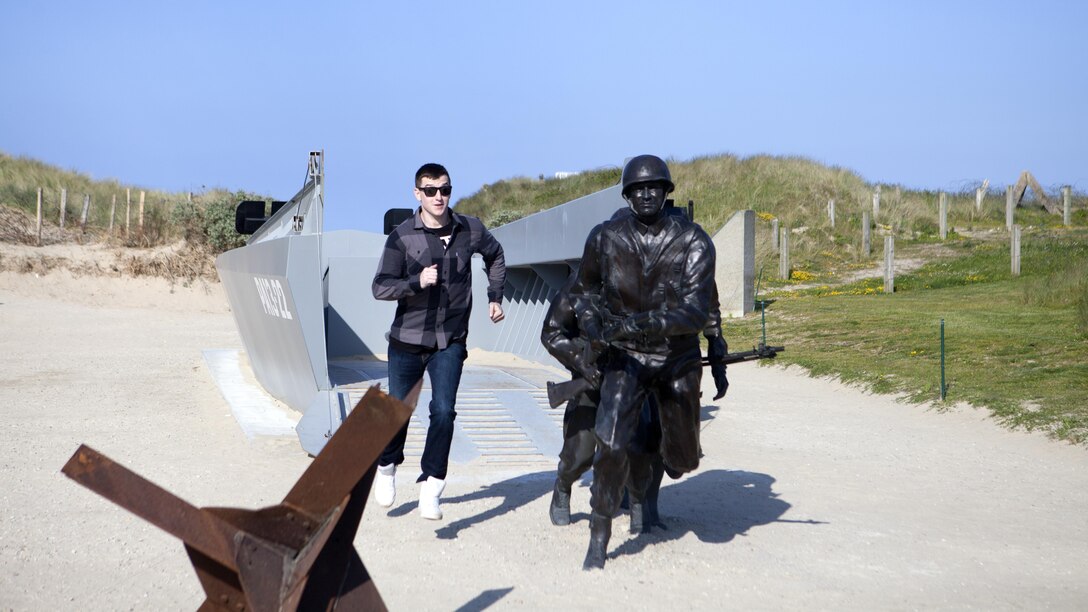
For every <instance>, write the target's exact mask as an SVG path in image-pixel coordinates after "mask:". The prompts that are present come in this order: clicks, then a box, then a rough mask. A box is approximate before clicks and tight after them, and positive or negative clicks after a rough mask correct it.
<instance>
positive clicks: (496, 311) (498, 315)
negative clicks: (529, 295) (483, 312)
mask: <svg viewBox="0 0 1088 612" xmlns="http://www.w3.org/2000/svg"><path fill="white" fill-rule="evenodd" d="M487 314H488V315H489V316H490V317H491V322H492V323H498V322H499V321H502V320H503V319H505V318H506V315H505V314H503V312H502V304H499V303H498V302H489V303H488V305H487Z"/></svg>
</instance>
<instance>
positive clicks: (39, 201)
mask: <svg viewBox="0 0 1088 612" xmlns="http://www.w3.org/2000/svg"><path fill="white" fill-rule="evenodd" d="M41 245H42V188H41V187H38V246H41Z"/></svg>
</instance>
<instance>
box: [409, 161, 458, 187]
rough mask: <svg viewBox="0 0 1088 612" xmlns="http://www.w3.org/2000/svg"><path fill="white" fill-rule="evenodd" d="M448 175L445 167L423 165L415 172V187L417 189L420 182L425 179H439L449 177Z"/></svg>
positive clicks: (440, 165)
mask: <svg viewBox="0 0 1088 612" xmlns="http://www.w3.org/2000/svg"><path fill="white" fill-rule="evenodd" d="M449 175H450V173H449V172H447V171H446V167H445V166H443V165H442V164H423V165H422V166H420V167H419V170H416V187H419V184H420V182H421V181H422V180H423V179H425V178H429V179H440V178H442V177H443V176H445V177H449Z"/></svg>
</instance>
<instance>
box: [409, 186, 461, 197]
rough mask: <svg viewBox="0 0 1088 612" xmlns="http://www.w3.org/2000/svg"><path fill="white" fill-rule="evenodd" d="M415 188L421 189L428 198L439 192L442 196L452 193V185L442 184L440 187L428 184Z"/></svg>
mask: <svg viewBox="0 0 1088 612" xmlns="http://www.w3.org/2000/svg"><path fill="white" fill-rule="evenodd" d="M416 189H419V190H420V191H422V192H423V193H424V194H425V195H426V196H427V197H428V198H433V197H434V194H436V193H441V194H442V195H444V196H448V195H449V194H451V193H453V185H442V186H441V187H435V186H434V185H428V186H426V187H417V188H416Z"/></svg>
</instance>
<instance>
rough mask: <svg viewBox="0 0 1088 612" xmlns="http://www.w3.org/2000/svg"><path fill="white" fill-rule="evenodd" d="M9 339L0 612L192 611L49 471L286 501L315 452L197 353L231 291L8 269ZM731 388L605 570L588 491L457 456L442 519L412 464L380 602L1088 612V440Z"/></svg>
mask: <svg viewBox="0 0 1088 612" xmlns="http://www.w3.org/2000/svg"><path fill="white" fill-rule="evenodd" d="M0 346H2V348H3V350H2V351H0V407H2V410H3V419H2V420H0V427H2V428H3V434H4V435H3V439H4V443H3V444H2V445H0V570H2V571H0V609H13V610H126V609H139V610H191V609H194V608H196V607H197V605H198V604H199V603H200V602H201V601H202V591H201V589H200V587H199V584H198V582H197V580H196V578H195V576H194V574H193V572H192V569H191V567H190V565H189V563H188V561H187V560H186V556H185V554H184V552H183V549H182V547H181V544H180V542H178V541H177V540H175V539H174V538H172V537H170V536H168V535H166V534H165V533H163V532H161V531H160V530H158V529H157V528H155V527H152V526H151V525H149V524H147V523H145V522H144V521H142V520H140V519H138V518H136V517H134V516H132V515H130V514H128V513H126V512H124V511H123V510H121V509H120V508H118V507H116V506H114V505H113V504H111V503H109V502H107V501H105V500H104V499H102V498H100V497H98V496H97V495H95V494H93V493H91V492H90V491H88V490H86V489H84V488H82V487H80V486H78V485H76V484H75V483H74V482H72V481H70V480H69V479H67V478H66V477H65V476H63V475H62V474H61V473H60V471H59V470H60V468H61V467H62V466H63V465H64V463H65V462H66V461H67V459H68V458H69V457H70V456H71V455H72V453H73V452H74V451H75V449H76V447H77V446H78V445H79V444H81V443H87V444H89V445H90V446H93V447H95V448H97V449H98V450H100V451H102V452H104V453H105V454H107V455H109V456H110V457H112V458H113V459H115V460H117V461H118V462H120V463H122V464H123V465H125V466H127V467H129V468H130V469H132V470H134V471H136V472H138V473H140V474H142V475H143V476H145V477H147V478H149V479H151V480H152V481H154V482H156V483H158V484H160V485H162V486H164V487H165V488H167V489H169V490H170V491H173V492H174V493H175V494H177V495H179V496H180V497H182V498H183V499H186V500H188V501H190V502H192V503H194V504H196V505H198V506H206V505H219V506H237V507H246V508H257V507H261V506H265V505H271V504H275V503H277V502H278V501H279V500H280V499H281V498H282V497H283V495H284V494H285V493H286V492H287V491H288V489H289V488H290V486H291V485H292V484H293V483H294V481H295V480H296V479H297V478H298V476H299V475H300V474H301V473H302V471H303V470H304V469H305V467H306V466H307V464H308V463H309V461H310V459H309V458H308V457H307V456H306V455H305V454H304V453H303V452H302V451H301V449H300V448H299V446H298V444H297V442H296V440H294V439H292V438H288V437H276V438H273V437H266V438H260V437H259V438H255V439H253V440H249V439H247V438H246V437H245V436H244V435H243V434H242V432H241V430H240V429H239V427H238V426H237V424H236V423H235V422H234V421H233V419H232V417H231V414H230V410H229V408H228V406H227V405H226V403H225V401H224V400H223V398H222V396H221V395H220V394H219V391H218V389H217V387H216V386H215V384H214V382H213V380H212V378H211V376H210V374H209V372H208V370H207V368H206V366H205V365H204V362H203V360H202V355H201V351H202V350H203V349H209V348H215V349H218V348H235V349H237V348H240V341H239V338H238V335H237V333H236V331H235V328H234V322H233V320H232V318H231V315H230V314H229V312H228V309H227V307H226V301H225V299H224V298H223V296H222V294H221V292H220V288H219V287H218V286H217V285H208V286H204V285H201V284H200V283H197V284H196V285H195V286H193V287H188V288H186V287H180V286H174V287H171V286H170V285H169V284H167V283H166V282H165V281H156V280H125V279H120V278H110V277H91V276H81V277H73V276H72V275H71V274H69V273H68V272H65V271H53V272H50V273H48V274H38V275H35V274H17V273H13V272H0ZM490 357H492V358H493V357H494V355H492V356H490ZM730 379H731V382H732V386H731V388H730V391H729V395H728V396H727V397H726V399H725V400H723V401H722V402H720V403H718V404H717V405H708V406H707V407H706V412H707V416H708V418H707V420H705V422H704V430H703V448H704V450H705V453H706V457H705V458H704V460H703V464H702V466H701V468H700V469H699V470H698V471H697V472H695V473H694V474H691V475H688V476H686V477H684V478H682V479H680V480H678V481H668V480H666V483H665V486H664V488H663V489H662V496H661V499H662V501H661V509H662V513H663V515H664V517H665V520H666V521H667V522H668V529H667V530H665V531H657V532H655V533H652V534H649V535H643V536H639V537H634V536H630V535H628V534H627V533H626V524H627V519H626V517H625V516H621V517H619V518H617V519H616V521H615V531H614V536H613V538H612V543H611V547H610V554H609V561H608V566H607V568H606V569H605V571H604V572H588V573H587V572H583V571H582V570H581V562H582V557H583V555H584V553H585V547H586V543H587V539H588V520H587V519H588V513H589V508H588V498H589V494H588V488H586V487H585V486H582V487H576V489H575V494H574V503H573V511H574V518H575V522H574V524H573V525H571V526H569V527H565V528H556V527H553V526H551V525H550V524H549V523H548V521H547V518H546V511H547V504H548V494H549V491H550V488H551V483H552V479H553V475H554V470H553V469H552V468H549V467H547V466H540V467H539V468H533V469H530V470H525V469H520V470H519V469H514V468H511V467H505V468H501V469H500V468H495V467H488V466H484V465H474V464H470V465H464V466H455V467H454V469H453V470H452V471H451V475H450V477H449V481H448V486H447V489H446V495H445V496H444V500H443V510H444V512H445V514H446V518H445V519H444V520H443V521H441V522H432V521H425V520H423V519H421V518H419V516H418V515H417V513H416V504H415V501H416V499H417V495H418V489H417V486H416V485H414V484H412V483H411V482H410V481H411V480H414V479H413V478H410V477H405V478H403V479H402V481H401V482H400V484H399V486H398V500H397V502H396V504H394V506H393V508H392V509H391V510H390V511H383V510H380V509H379V508H377V506H376V505H374V504H371V506H370V507H369V508H368V509H367V511H366V513H365V514H364V516H363V522H362V525H361V527H360V530H359V535H358V538H357V540H356V547H357V549H358V550H359V552H360V555H361V557H362V558H363V561H364V562H365V563H366V565H367V567H368V568H369V569H370V571H371V574H372V576H373V577H374V580H375V582H376V584H377V586H378V588H379V590H380V591H381V593H382V595H383V597H384V598H385V601H386V603H387V604H388V605H389V606H390V608H391V609H394V610H453V609H465V610H481V609H494V610H505V609H532V610H550V609H559V608H564V609H587V610H588V609H601V608H603V607H604V606H606V605H608V606H615V605H618V606H619V607H620V608H621V609H631V610H643V609H664V608H689V609H707V610H709V609H744V610H748V609H755V610H781V609H805V610H844V609H847V610H873V609H881V610H911V609H957V610H964V609H978V610H1012V609H1058V610H1084V609H1088V511H1086V508H1088V452H1086V451H1085V449H1083V448H1078V447H1070V446H1067V445H1064V444H1061V443H1057V442H1052V441H1049V440H1047V439H1045V438H1044V437H1042V436H1040V435H1034V434H1026V433H1020V432H1009V431H1006V430H1003V429H1001V428H1000V427H998V426H996V425H994V424H993V423H992V422H991V421H989V420H988V419H987V417H986V416H985V414H983V413H982V412H980V411H974V410H970V409H959V410H954V411H951V412H944V413H940V412H936V411H933V410H928V409H926V408H925V407H918V406H911V405H906V404H901V403H897V402H895V401H894V400H893V399H892V398H888V397H881V396H872V395H869V394H866V393H863V392H860V391H858V390H856V389H852V388H848V387H844V386H843V385H840V384H838V383H836V382H833V381H827V380H814V379H810V378H807V377H806V376H804V375H803V374H801V373H800V372H797V371H790V370H785V369H782V368H777V367H759V366H757V365H754V364H744V365H737V366H733V367H732V368H731V369H730ZM708 382H709V381H708ZM705 391H706V392H705V393H704V397H705V398H709V397H711V396H712V395H713V394H712V393H711V392H710V388H709V386H708V387H706V388H705Z"/></svg>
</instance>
